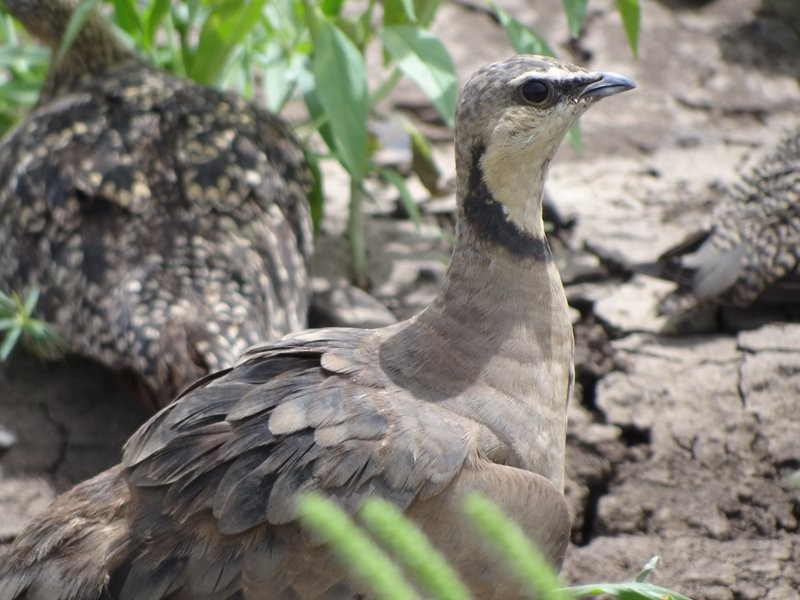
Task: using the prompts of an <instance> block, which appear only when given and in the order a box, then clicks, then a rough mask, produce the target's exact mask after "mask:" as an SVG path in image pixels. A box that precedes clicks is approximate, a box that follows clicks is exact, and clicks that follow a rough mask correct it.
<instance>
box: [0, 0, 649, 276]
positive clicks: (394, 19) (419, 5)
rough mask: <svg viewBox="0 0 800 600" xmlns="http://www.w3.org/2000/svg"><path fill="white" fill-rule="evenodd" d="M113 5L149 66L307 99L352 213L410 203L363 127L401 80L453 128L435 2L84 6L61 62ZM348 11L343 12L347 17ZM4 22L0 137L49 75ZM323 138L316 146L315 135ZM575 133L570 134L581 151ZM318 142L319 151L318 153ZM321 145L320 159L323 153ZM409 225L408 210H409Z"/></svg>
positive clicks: (36, 53) (529, 46)
mask: <svg viewBox="0 0 800 600" xmlns="http://www.w3.org/2000/svg"><path fill="white" fill-rule="evenodd" d="M587 1H588V0H564V10H565V14H566V16H567V21H568V23H569V27H570V32H571V35H573V36H577V35H579V33H580V29H581V25H582V22H583V18H584V15H585V13H586V6H587ZM103 3H106V4H110V5H111V8H112V9H113V10H111V11H110V12H111V15H110V18H111V20H112V22H113V24H114V26H115V27H116V29H117V31H118V33H119V34H120V36H121V37H122V38H123V39H125V40H127V42H128V43H129V44H130V45H131V46H132V47H133V48H134V49H135V50H136V51H137V52H139V53H140V54H143V55H144V56H145V57H146V58H147V60H148V61H150V62H151V63H152V64H154V65H155V66H158V67H162V68H165V69H167V70H169V71H172V72H174V73H176V74H177V75H179V76H185V77H188V78H191V79H194V80H196V81H198V82H200V83H203V84H207V85H214V86H219V87H224V88H228V89H233V90H235V91H237V92H239V93H241V94H243V95H244V96H246V97H256V98H261V99H262V100H261V102H262V103H263V104H264V105H265V106H266V108H268V109H269V110H272V111H274V112H279V111H280V110H281V109H282V108H283V107H284V105H285V104H286V103H287V102H288V101H289V100H290V99H291V98H293V97H295V96H297V95H298V94H299V95H302V97H303V99H304V100H305V104H306V108H307V110H308V115H309V120H308V122H307V123H306V124H305V125H301V126H300V127H299V128H298V130H299V131H300V132H301V133H303V135H304V141H305V142H306V145H307V148H308V150H307V154H308V156H309V161H310V162H311V163H312V165H313V166H314V167H315V168H314V173H315V175H316V176H317V177H318V178H321V171H320V169H319V168H317V167H318V164H319V161H320V160H324V159H333V160H336V161H338V162H339V163H340V164H341V165H342V167H343V168H344V169H345V170H346V171H347V173H348V174H349V176H350V177H351V179H352V185H351V186H350V189H351V199H350V206H351V208H352V209H359V210H360V206H361V204H362V201H363V199H364V198H365V195H366V191H365V187H364V185H363V184H364V181H365V180H366V179H367V178H369V177H374V176H379V177H381V178H383V179H384V180H387V181H389V182H390V183H392V185H395V187H397V188H398V190H399V192H400V197H401V201H402V202H403V203H404V204H408V201H409V197H408V196H407V195H406V196H404V195H403V189H402V187H401V186H399V185H398V184H397V178H396V177H392V176H387V173H386V171H385V169H383V168H382V167H380V166H379V165H376V164H375V163H374V162H373V160H372V157H373V153H374V152H375V150H376V144H375V143H372V142H371V141H370V139H369V134H368V127H367V123H368V120H369V119H370V118H371V116H372V114H373V113H374V112H375V106H376V104H377V103H378V102H379V101H380V100H381V99H383V98H384V97H385V96H386V95H387V94H388V93H390V92H391V90H392V89H393V88H394V86H395V85H396V84H397V83H398V81H399V80H400V79H401V78H402V77H403V76H405V77H408V78H409V79H410V80H412V81H413V82H414V83H416V84H417V86H419V88H420V89H421V90H422V92H423V93H424V94H425V95H426V96H427V97H428V98H429V99H430V101H431V103H432V105H433V106H434V107H435V108H436V110H437V111H438V113H439V115H440V116H441V118H442V120H443V121H444V122H445V123H447V124H449V125H452V123H453V116H454V112H455V104H456V92H457V90H456V85H457V84H456V82H457V78H456V74H455V67H454V64H453V60H452V58H451V57H450V55H449V53H448V51H447V49H446V48H445V47H444V45H443V44H442V43H441V41H440V40H438V39H437V38H436V37H435V36H434V35H433V33H431V31H430V29H429V25H430V23H431V22H432V21H433V19H434V17H435V15H436V11H437V10H438V7H439V5H440V1H439V0H385V1H383V2H378V1H377V0H368V1H367V2H364V3H354V2H351V3H346V2H344V0H323V1H322V2H312V1H311V0H269V1H267V0H181V1H178V2H172V1H171V0H79V2H78V5H77V8H76V10H75V12H74V13H73V17H72V19H71V21H70V23H69V25H68V27H67V32H66V34H65V39H64V40H63V41H62V45H61V47H60V48H59V49H58V54H57V55H58V57H62V56H63V55H64V54H65V52H66V51H67V50H68V48H69V46H70V44H71V43H72V41H73V40H74V37H75V35H77V33H78V32H79V30H80V26H81V25H82V23H83V22H84V20H85V19H86V17H87V16H88V15H89V14H90V11H91V10H92V9H93V8H95V6H96V5H99V4H103ZM487 7H488V10H489V11H490V12H491V13H492V14H493V15H494V16H495V17H496V19H497V20H498V22H499V23H500V25H501V26H502V27H503V29H504V30H505V32H506V35H507V37H508V39H509V42H510V43H511V45H512V46H513V47H514V49H515V50H516V51H517V52H521V53H536V54H549V55H552V54H554V52H553V50H552V48H551V47H550V46H549V45H548V44H547V42H546V41H545V40H544V39H543V38H542V37H541V36H539V35H538V34H537V33H536V32H535V31H533V30H532V29H530V28H529V27H527V26H525V25H524V24H523V23H521V22H520V21H519V20H517V19H515V18H514V17H512V16H511V15H509V14H508V13H507V12H505V11H504V10H502V9H501V8H500V7H498V6H496V5H495V4H493V3H492V2H487ZM617 7H618V10H619V13H620V15H621V18H622V21H623V24H624V28H625V32H626V34H627V36H628V40H629V41H630V43H631V46H632V48H633V49H634V52H635V51H636V43H637V38H638V31H639V0H617ZM345 8H347V9H348V10H345ZM18 33H19V32H18V31H17V30H16V29H15V27H14V26H13V24H12V22H11V21H10V19H9V18H8V17H7V16H6V17H4V19H3V20H2V22H0V67H4V68H5V71H6V73H5V79H4V80H0V132H2V131H3V130H4V129H6V128H7V127H9V126H10V125H11V124H13V123H14V122H15V121H16V120H17V119H18V118H19V116H20V114H21V110H20V109H21V108H22V107H25V106H29V105H30V104H32V103H33V102H34V101H35V98H36V93H35V91H36V89H37V88H38V86H39V85H40V84H41V81H42V79H43V77H44V73H45V67H46V61H47V59H46V54H45V53H43V52H42V51H41V50H39V49H38V48H35V47H34V46H31V44H30V43H29V42H27V36H22V37H23V39H25V40H26V43H20V39H19V35H18ZM375 44H378V45H379V46H380V49H381V50H382V55H383V57H384V62H385V67H386V72H387V73H388V75H387V76H386V77H385V78H384V79H383V80H381V81H379V82H378V83H377V84H376V85H375V86H374V87H373V88H370V87H369V85H368V81H367V77H366V67H365V59H364V56H365V51H366V48H367V47H368V46H370V45H375ZM409 129H410V130H412V131H411V132H410V135H411V136H412V140H413V147H414V151H415V160H414V164H413V165H412V169H417V168H419V169H421V170H420V172H419V173H418V175H419V176H420V179H422V180H423V182H424V183H425V185H426V186H427V187H428V188H429V189H433V187H435V181H434V180H435V179H436V177H437V176H438V170H437V169H436V167H435V165H432V164H431V163H430V161H425V160H417V158H418V157H425V156H428V157H430V152H429V150H426V146H427V145H428V142H427V141H426V140H425V139H424V138H423V137H422V136H419V135H417V136H414V135H413V128H412V127H411V126H410V125H409ZM317 134H318V135H319V137H316V135H317ZM578 135H579V132H578V131H577V130H574V131H573V132H571V134H570V140H571V142H572V143H573V145H575V144H576V140H578V139H579V138H578V137H576V136H578ZM320 138H321V143H320ZM322 145H324V146H325V150H320V147H321V146H322ZM323 192H324V182H323V181H322V180H321V179H318V180H317V185H316V186H315V196H314V197H313V198H312V203H313V206H312V208H313V214H314V217H315V219H316V220H315V226H316V227H318V226H319V219H321V218H322V213H323V211H322V209H323V206H324V203H323V202H322V198H323V196H324V193H323ZM409 212H410V214H414V213H413V210H410V211H409ZM360 223H361V219H360V217H352V216H351V218H350V219H349V227H348V236H349V239H350V242H351V247H352V254H353V259H352V263H353V271H354V276H355V279H356V280H357V281H359V282H360V283H362V284H365V283H366V280H365V274H364V266H365V264H366V256H365V253H366V249H365V247H364V239H363V238H364V236H363V232H362V231H361V225H360Z"/></svg>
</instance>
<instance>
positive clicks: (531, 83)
mask: <svg viewBox="0 0 800 600" xmlns="http://www.w3.org/2000/svg"><path fill="white" fill-rule="evenodd" d="M549 96H550V88H549V87H547V84H546V83H544V82H543V81H540V80H538V79H528V81H526V82H525V83H524V84H522V97H523V98H525V100H527V101H528V102H530V103H531V104H541V103H542V102H544V101H545V100H547V98H548V97H549Z"/></svg>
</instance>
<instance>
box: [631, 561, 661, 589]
mask: <svg viewBox="0 0 800 600" xmlns="http://www.w3.org/2000/svg"><path fill="white" fill-rule="evenodd" d="M660 560H661V559H660V558H659V557H658V556H654V557H653V558H651V559H650V560H648V561H647V564H646V565H645V566H644V567H642V570H641V571H639V572H638V573H637V574H636V577H635V578H634V581H635V582H636V583H644V582H645V581H646V580H647V578H648V577H649V576H650V573H652V572H653V569H655V568H656V567H657V566H658V563H659V561H660Z"/></svg>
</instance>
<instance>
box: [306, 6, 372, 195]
mask: <svg viewBox="0 0 800 600" xmlns="http://www.w3.org/2000/svg"><path fill="white" fill-rule="evenodd" d="M312 61H313V64H312V72H313V75H314V83H315V93H316V97H317V98H318V99H319V103H320V105H321V106H322V108H323V110H324V111H325V114H326V115H327V117H328V124H329V125H330V131H331V136H332V138H333V144H334V147H333V148H331V149H332V150H333V149H335V150H336V153H337V154H338V156H339V159H340V160H341V163H342V165H343V166H344V168H345V169H347V171H348V172H349V173H350V176H351V177H352V178H353V179H354V180H355V181H358V182H360V181H363V179H364V173H365V171H366V164H367V112H368V103H367V77H366V72H365V68H364V59H363V57H362V56H361V53H360V52H359V51H358V49H357V48H356V47H355V46H354V45H353V43H352V42H351V41H350V40H349V39H348V37H347V36H346V35H345V34H344V33H343V32H342V31H341V30H340V29H339V28H338V27H336V26H335V25H333V24H331V23H329V22H328V21H325V20H323V21H322V22H320V27H319V35H318V36H317V39H316V48H315V50H314V56H313V59H312Z"/></svg>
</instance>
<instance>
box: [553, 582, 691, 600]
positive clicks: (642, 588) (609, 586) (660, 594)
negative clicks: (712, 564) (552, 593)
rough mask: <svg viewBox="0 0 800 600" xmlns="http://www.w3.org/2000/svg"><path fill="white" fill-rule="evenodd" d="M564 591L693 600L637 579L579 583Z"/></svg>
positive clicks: (651, 599)
mask: <svg viewBox="0 0 800 600" xmlns="http://www.w3.org/2000/svg"><path fill="white" fill-rule="evenodd" d="M564 591H565V592H568V593H570V594H572V595H574V596H599V595H600V594H610V595H612V596H615V597H619V598H630V599H637V600H692V599H691V598H689V597H688V596H684V595H683V594H679V593H678V592H673V591H671V590H668V589H666V588H663V587H660V586H657V585H653V584H651V583H637V582H635V581H630V582H625V583H596V584H590V585H579V586H574V587H568V588H564Z"/></svg>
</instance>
